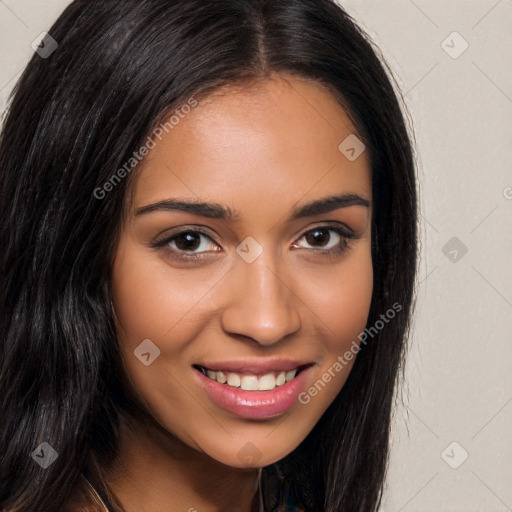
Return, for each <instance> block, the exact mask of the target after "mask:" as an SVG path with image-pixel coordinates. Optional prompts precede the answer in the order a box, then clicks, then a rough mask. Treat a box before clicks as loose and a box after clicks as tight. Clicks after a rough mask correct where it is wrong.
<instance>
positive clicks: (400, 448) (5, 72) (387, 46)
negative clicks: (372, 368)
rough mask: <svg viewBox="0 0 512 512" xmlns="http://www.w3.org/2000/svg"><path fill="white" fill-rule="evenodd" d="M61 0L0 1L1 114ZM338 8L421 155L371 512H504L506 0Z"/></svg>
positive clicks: (509, 461) (510, 446)
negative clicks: (403, 327) (408, 124)
mask: <svg viewBox="0 0 512 512" xmlns="http://www.w3.org/2000/svg"><path fill="white" fill-rule="evenodd" d="M68 3H69V1H68V0H44V1H43V0H0V50H1V62H2V65H1V70H0V110H3V109H4V108H5V104H6V101H7V96H8V94H9V92H10V90H11V88H12V87H13V85H14V84H15V81H16V79H17V78H18V77H19V75H20V72H21V70H22V69H23V67H24V66H25V64H26V62H27V60H28V59H29V57H30V56H31V54H32V51H33V50H32V49H31V46H30V44H31V42H32V41H33V40H34V38H36V37H37V36H38V35H39V34H40V33H41V32H42V31H46V30H48V29H49V28H50V26H51V24H52V23H53V21H54V20H55V19H56V17H57V16H58V15H59V14H60V13H61V12H62V10H63V9H64V7H65V6H66V5H67V4H68ZM340 3H341V4H342V5H344V6H345V8H346V9H347V11H348V12H349V13H350V14H352V15H353V17H354V18H355V19H356V20H357V21H358V22H359V24H360V25H361V26H362V27H363V28H364V29H365V30H366V31H367V32H368V33H369V34H370V35H371V36H372V37H373V38H374V40H375V42H376V43H377V45H378V46H380V48H381V49H382V51H383V54H384V56H385V57H386V59H387V60H388V62H389V64H390V66H391V68H392V69H393V71H394V73H395V75H396V76H397V79H398V83H399V85H400V87H401V88H402V90H403V93H404V95H405V102H406V105H407V108H408V109H409V111H410V114H411V116H412V119H413V123H414V129H415V134H416V139H417V150H418V154H419V157H418V164H419V178H420V198H421V209H422V226H421V230H422V262H421V271H420V277H419V281H420V284H419V287H418V300H417V309H416V313H417V314H416V318H415V322H414V330H413V334H412V337H411V340H410V343H411V349H410V356H409V359H408V362H407V366H406V369H407V372H406V373H407V383H406V384H407V385H406V397H405V398H406V405H405V407H402V406H400V407H399V408H398V409H397V412H396V418H395V426H394V430H393V449H392V454H391V462H390V470H389V477H388V484H387V492H386V496H385V501H384V505H383V508H382V512H402V511H403V512H412V511H418V512H426V511H465V512H470V511H471V512H473V511H474V512H476V511H478V512H484V511H485V512H498V511H500V512H501V511H510V510H512V442H511V439H512V372H511V367H512V343H511V342H512V335H511V333H512V265H511V254H512V237H511V233H512V229H511V228H512V144H511V138H512V136H511V134H512V71H511V70H512V68H511V64H510V63H511V62H512V61H511V53H512V0H499V1H497V0H475V1H470V0H465V1H462V0H459V1H455V0H451V1H446V0H444V1H443V0H428V1H427V0H414V1H413V0H392V1H391V0H388V1H386V2H384V1H378V0H364V1H362V0H342V1H341V2H340ZM453 32H457V33H458V34H459V35H457V34H455V35H454V34H452V33H453ZM443 41H445V43H443ZM466 42H467V44H468V48H467V49H466V51H464V52H463V53H461V54H460V55H459V53H460V52H461V50H462V49H463V48H464V47H465V44H466ZM443 48H445V49H446V50H447V51H448V52H449V53H451V54H452V56H450V55H449V54H448V53H447V52H446V51H445V49H443ZM453 56H456V57H457V58H453ZM35 93H36V94H37V92H35ZM454 237H456V240H452V241H451V242H450V240H451V239H452V238H454ZM446 244H449V245H448V246H446ZM462 244H463V245H462ZM463 247H466V248H467V253H466V254H464V255H463V256H462V257H461V255H462V251H461V249H463ZM443 249H444V252H443ZM454 251H455V252H454ZM445 253H446V254H447V255H448V256H446V255H445ZM449 258H452V259H454V260H456V261H451V259H449ZM454 442H455V443H457V444H452V443H454ZM466 453H467V455H468V458H467V459H466V460H465V461H464V462H463V463H462V464H461V462H462V461H463V459H464V456H465V455H466ZM459 464H460V465H459ZM457 466H458V467H457Z"/></svg>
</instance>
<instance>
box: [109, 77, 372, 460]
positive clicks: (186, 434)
mask: <svg viewBox="0 0 512 512" xmlns="http://www.w3.org/2000/svg"><path fill="white" fill-rule="evenodd" d="M187 110H188V109H187ZM355 133H356V130H355V128H354V127H353V125H352V124H351V122H350V120H349V118H348V117H347V115H346V114H345V112H344V110H343V109H342V107H341V106H340V105H339V104H338V103H337V102H336V100H335V99H334V97H333V96H332V95H331V94H330V93H329V92H327V91H326V90H325V89H323V88H321V87H320V86H318V85H317V84H313V83H311V82H308V81H305V80H301V79H297V78H294V77H291V76H287V75H279V76H277V75H275V76H273V77H272V78H270V79H266V80H265V81H262V82H259V83H257V84H255V85H253V86H251V87H244V88H236V89H235V88H225V89H223V90H220V91H218V92H216V93H214V94H211V95H210V96H209V97H208V98H207V99H206V100H204V101H202V102H200V103H199V104H197V106H195V107H194V108H191V109H190V112H188V113H187V114H186V115H182V116H180V118H179V123H177V124H176V123H173V128H172V129H171V130H169V129H168V133H166V132H165V131H164V132H163V136H161V140H159V139H158V138H155V139H154V140H155V142H156V145H155V146H154V147H153V148H152V149H151V150H150V151H149V154H148V155H147V156H146V158H145V159H144V161H143V163H142V167H141V168H140V169H139V173H138V174H137V177H136V180H135V182H134V189H133V196H132V201H131V203H130V207H129V213H128V217H127V219H126V222H125V224H124V225H123V230H122V234H121V237H120V241H119V244H118V247H117V252H116V256H115V261H114V266H113V272H112V289H113V299H114V307H115V310H116V322H117V326H118V335H119V340H120V345H121V350H122V357H123V361H124V363H125V367H126V371H127V375H128V377H129V379H130V382H131V384H132V386H133V388H134V390H135V392H136V393H137V396H138V398H139V400H140V401H141V403H142V404H143V405H144V407H145V409H146V410H147V411H148V413H149V414H150V415H151V416H152V417H153V418H154V419H155V420H156V421H157V422H158V423H159V424H160V425H161V426H162V427H163V428H164V429H165V430H166V431H167V432H169V434H170V435H172V436H173V437H175V438H177V439H179V440H180V441H181V442H182V443H185V445H187V446H189V447H190V448H192V449H194V450H196V451H197V452H201V453H203V454H206V455H208V456H209V457H211V458H213V459H215V460H217V461H219V462H221V463H223V464H227V465H229V466H233V467H263V466H266V465H268V464H271V463H273V462H275V461H277V460H279V459H281V458H283V457H285V456H286V455H287V454H289V453H290V452H291V451H293V450H294V449H295V448H296V447H297V446H298V445H299V444H300V443H301V441H302V440H303V439H304V438H305V437H306V436H307V434H308V433H309V432H310V431H311V430H312V428H313V427H314V425H315V424H316V423H317V422H318V420H319V419H320V418H321V416H322V414H323V413H324V412H325V410H326V409H327V407H328V406H329V405H330V404H331V403H332V401H333V400H334V398H335V397H336V395H337V394H338V393H339V391H340V390H341V388H342V387H343V385H344V383H345V381H346V379H347V377H348V374H349V372H350V370H351V368H352V366H353V364H354V361H355V358H354V357H353V358H352V359H349V357H345V354H346V353H347V351H350V350H351V349H352V353H353V354H354V353H356V352H357V350H354V348H356V349H357V344H358V343H359V342H358V338H357V336H358V334H359V333H360V332H361V331H363V330H364V328H365V326H366V321H367V318H368V313H369V308H370V301H371V297H372V283H373V273H372V260H371V231H370V229H371V199H372V198H371V174H370V162H369V158H368V156H367V153H366V152H365V151H363V152H362V153H361V154H360V155H359V156H358V157H357V158H355V159H354V156H357V149H358V148H357V147H355V150H356V152H354V151H351V150H350V147H351V146H353V144H348V147H349V149H348V150H347V147H346V146H347V143H345V145H344V146H342V149H341V150H340V149H339V146H340V144H341V143H342V142H343V141H344V140H345V139H346V138H347V137H348V136H349V135H350V134H355ZM350 140H351V139H349V141H350ZM347 155H348V156H349V157H350V158H348V157H347ZM331 198H332V199H331ZM326 200H327V201H326ZM341 360H342V361H343V362H340V361H341Z"/></svg>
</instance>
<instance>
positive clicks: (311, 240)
mask: <svg viewBox="0 0 512 512" xmlns="http://www.w3.org/2000/svg"><path fill="white" fill-rule="evenodd" d="M329 231H330V230H329V229H325V228H317V229H313V230H312V231H309V232H308V233H307V234H306V235H305V236H306V241H307V242H308V244H310V245H315V244H320V246H321V247H323V246H325V245H326V244H327V243H328V242H329V240H330V239H331V236H330V235H329Z"/></svg>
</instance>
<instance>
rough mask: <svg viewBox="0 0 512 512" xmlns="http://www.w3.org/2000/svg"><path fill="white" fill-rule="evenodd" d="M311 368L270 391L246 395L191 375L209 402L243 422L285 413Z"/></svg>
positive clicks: (295, 399) (296, 397)
mask: <svg viewBox="0 0 512 512" xmlns="http://www.w3.org/2000/svg"><path fill="white" fill-rule="evenodd" d="M310 368H311V367H308V368H305V369H304V370H302V371H301V372H300V373H299V375H297V376H296V377H295V378H293V379H292V380H290V381H288V382H287V383H286V384H283V385H282V386H278V387H275V388H274V389H272V390H271V391H245V390H243V389H241V388H234V387H231V386H228V385H227V384H221V383H220V382H217V381H215V380H213V379H210V378H209V377H207V376H206V375H204V374H203V373H202V372H200V371H199V370H196V369H194V372H195V373H196V374H197V378H198V379H199V381H200V384H201V386H202V387H203V389H204V390H205V392H206V394H207V395H208V396H209V397H210V399H211V400H212V402H214V403H215V404H216V405H218V406H219V407H221V408H222V409H224V410H226V411H228V412H231V413H233V414H235V415H236V416H239V417H241V418H245V419H266V418H270V417H272V416H276V415H279V414H282V413H284V412H285V411H287V410H288V409H290V408H291V407H292V406H293V405H294V404H295V403H296V402H297V401H298V396H299V394H300V393H301V391H302V390H303V389H304V388H305V387H306V379H307V373H308V372H309V370H310Z"/></svg>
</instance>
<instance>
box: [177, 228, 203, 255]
mask: <svg viewBox="0 0 512 512" xmlns="http://www.w3.org/2000/svg"><path fill="white" fill-rule="evenodd" d="M174 240H175V244H176V247H177V248H178V249H179V250H180V251H187V250H192V251H194V250H196V249H197V248H198V247H199V246H200V244H201V234H199V233H197V232H196V231H184V232H183V233H180V234H179V235H177V236H175V237H174Z"/></svg>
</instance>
